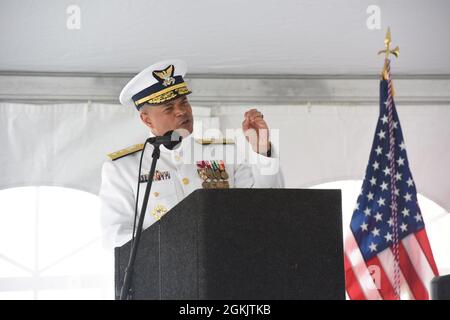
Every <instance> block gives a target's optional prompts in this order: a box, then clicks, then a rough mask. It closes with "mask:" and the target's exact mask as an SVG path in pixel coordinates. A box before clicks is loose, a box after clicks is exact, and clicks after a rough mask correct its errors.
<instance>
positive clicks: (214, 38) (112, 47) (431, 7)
mask: <svg viewBox="0 0 450 320" xmlns="http://www.w3.org/2000/svg"><path fill="white" fill-rule="evenodd" d="M71 5H76V7H77V8H78V9H79V18H80V20H79V22H80V24H79V26H80V29H69V28H68V27H67V24H68V21H69V24H70V22H71V21H72V20H70V19H71V17H73V12H75V11H73V10H71V9H70V6H71ZM373 5H376V6H378V8H379V9H380V29H375V30H370V29H368V28H367V24H366V22H367V20H368V18H369V17H370V16H371V15H372V11H371V10H370V8H369V7H370V6H373ZM368 8H369V13H367V9H368ZM67 9H69V11H67ZM68 12H69V13H68ZM448 12H450V2H448V1H447V0H435V1H433V2H432V4H430V3H429V2H427V1H421V0H414V1H406V0H402V1H380V0H364V1H361V0H347V1H345V2H344V3H343V2H340V1H334V0H321V1H314V0H286V1H282V2H280V1H274V0H269V1H237V0H226V1H224V0H213V1H210V0H197V1H183V0H173V1H170V5H168V4H167V3H165V2H161V1H147V0H133V1H121V0H112V1H111V0H97V1H74V2H68V1H52V0H41V1H33V0H24V1H14V0H2V1H1V3H0V29H1V30H3V31H2V32H1V33H0V47H1V48H2V50H1V51H0V70H9V71H43V72H101V73H116V72H137V71H140V70H141V69H143V68H144V67H146V66H148V65H150V64H151V63H152V62H154V61H157V60H161V59H166V58H172V57H177V58H180V59H184V60H186V61H187V63H188V65H189V71H190V72H191V73H193V74H270V75H285V74H291V75H295V74H297V75H298V74H329V75H335V74H341V75H355V74H376V73H378V72H379V67H380V64H381V60H380V58H379V57H378V56H377V55H376V53H377V52H378V50H380V49H383V39H384V35H385V32H386V28H387V27H388V26H390V27H391V29H392V37H393V44H394V45H397V44H398V45H399V46H400V52H401V53H400V54H401V58H400V59H399V60H398V62H396V64H395V72H396V74H407V75H415V74H450V60H449V59H448V57H449V56H450V41H448V36H447V35H446V32H447V30H450V21H449V19H448Z"/></svg>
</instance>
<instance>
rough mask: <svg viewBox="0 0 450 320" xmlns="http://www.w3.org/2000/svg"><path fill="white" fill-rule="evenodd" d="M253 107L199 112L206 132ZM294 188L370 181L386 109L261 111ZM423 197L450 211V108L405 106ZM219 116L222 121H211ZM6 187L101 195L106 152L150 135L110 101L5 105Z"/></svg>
mask: <svg viewBox="0 0 450 320" xmlns="http://www.w3.org/2000/svg"><path fill="white" fill-rule="evenodd" d="M249 108H250V107H248V106H242V107H240V106H221V107H213V108H212V109H211V108H206V107H194V114H195V117H196V119H197V120H202V123H203V127H204V128H205V129H207V128H209V127H218V126H219V119H220V128H221V129H222V131H225V130H226V129H228V128H240V124H241V122H242V117H243V114H244V112H245V111H246V110H248V109H249ZM258 108H259V109H260V110H262V111H263V112H264V114H265V119H266V120H267V121H268V123H269V125H270V127H271V129H279V137H280V141H275V144H276V145H277V146H278V150H279V152H280V157H281V166H282V168H283V170H284V172H285V178H286V185H287V187H290V188H295V187H297V188H298V187H310V186H312V185H316V184H319V183H324V182H329V181H336V180H345V179H362V178H363V176H364V170H365V168H366V165H367V161H368V157H369V151H370V147H371V143H372V139H373V134H374V130H375V125H376V121H377V115H378V106H375V105H374V106H345V105H303V106H261V107H258ZM397 109H398V113H399V117H400V122H401V125H402V129H403V134H404V138H405V143H406V147H407V152H408V157H409V162H410V166H411V170H412V174H413V177H414V179H415V182H416V185H417V189H418V192H420V193H421V194H423V195H425V196H426V197H428V198H429V199H431V200H433V201H434V202H436V203H437V204H439V205H440V206H441V207H443V208H445V209H446V210H447V211H450V170H448V167H449V163H450V126H449V125H448V123H450V106H446V105H433V106H412V105H409V106H397ZM211 115H213V116H214V117H212V118H211V117H210V116H211ZM0 125H1V127H2V130H1V136H0V143H1V146H2V149H1V150H2V152H1V155H0V164H1V176H2V178H1V179H0V189H5V188H10V187H15V186H26V185H60V186H65V187H72V188H76V189H80V190H84V191H88V192H92V193H94V194H97V192H98V188H99V185H100V168H101V164H102V163H103V161H104V160H105V159H106V154H107V153H110V152H113V151H116V150H118V149H121V148H124V147H127V146H129V145H132V144H135V143H141V142H143V141H144V140H145V138H146V136H147V129H146V127H145V126H143V125H142V124H141V123H140V120H139V118H138V113H137V112H136V111H135V110H130V109H126V108H124V107H122V106H120V105H110V104H95V103H94V104H89V103H86V104H59V105H25V104H8V103H0Z"/></svg>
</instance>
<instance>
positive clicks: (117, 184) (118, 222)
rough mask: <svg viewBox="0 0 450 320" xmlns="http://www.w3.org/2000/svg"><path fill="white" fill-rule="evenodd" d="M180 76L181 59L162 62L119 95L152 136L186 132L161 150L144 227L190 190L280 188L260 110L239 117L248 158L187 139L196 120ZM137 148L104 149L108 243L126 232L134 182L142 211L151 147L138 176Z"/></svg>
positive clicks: (226, 144)
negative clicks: (175, 143) (171, 146)
mask: <svg viewBox="0 0 450 320" xmlns="http://www.w3.org/2000/svg"><path fill="white" fill-rule="evenodd" d="M185 73H186V65H185V63H184V62H183V61H180V60H167V61H162V62H159V63H156V64H154V65H152V66H150V67H148V68H146V69H145V70H143V71H142V72H140V73H139V74H138V75H136V76H135V77H134V78H133V79H132V80H131V81H130V82H129V83H128V84H127V85H126V86H125V87H124V89H123V90H122V92H121V94H120V102H121V103H122V104H123V105H125V106H129V107H135V108H136V109H137V110H138V111H139V113H140V118H141V120H142V122H143V123H144V124H145V125H146V126H148V128H149V129H150V132H151V135H154V136H162V135H164V134H165V133H166V132H168V131H170V130H177V132H180V134H181V135H182V136H184V138H183V140H182V142H181V144H179V145H178V146H177V147H176V148H174V149H173V150H169V149H167V148H166V147H164V146H161V147H160V150H161V155H160V159H159V160H158V163H157V166H156V172H155V176H154V178H153V184H152V188H151V193H150V197H149V201H148V206H147V212H146V215H145V219H144V229H145V228H148V227H149V226H150V225H152V224H153V223H154V222H156V221H157V220H159V219H160V218H161V217H162V216H163V215H164V214H165V213H167V211H169V210H170V209H171V208H172V207H174V206H175V205H176V204H177V203H178V202H180V201H181V200H183V199H184V198H185V197H186V196H188V195H189V194H190V193H191V192H193V191H194V190H196V189H201V188H222V189H225V188H282V187H283V186H284V181H283V177H282V173H281V170H280V169H279V159H278V157H277V154H276V151H275V150H274V148H273V146H272V145H271V143H270V139H269V128H268V126H267V123H266V122H265V120H264V117H263V115H262V113H261V112H259V111H258V110H256V109H251V110H249V111H247V112H245V114H244V121H243V122H242V130H243V132H244V133H245V135H246V137H247V140H248V141H249V142H250V143H249V144H247V147H248V146H251V147H249V148H248V149H249V151H248V157H246V158H247V160H246V161H238V160H237V154H238V153H239V150H237V147H236V144H235V141H233V140H231V141H230V140H229V139H220V140H213V139H202V140H195V139H194V138H193V135H192V132H193V123H194V119H193V116H192V109H191V106H190V104H189V101H188V99H187V95H188V94H189V93H191V91H190V90H189V89H188V87H187V85H186V83H185V82H184V79H183V77H184V75H185ZM249 137H250V138H249ZM143 147H144V145H143V144H138V145H134V146H131V147H128V148H126V149H123V150H120V151H117V152H114V153H112V154H109V158H110V160H108V161H106V162H105V163H104V165H103V169H102V185H101V189H100V198H101V203H102V209H101V210H102V225H103V227H104V230H105V231H106V237H105V245H106V246H107V247H112V246H121V245H122V244H124V243H126V242H127V241H129V240H130V239H131V237H132V232H133V225H134V215H135V201H136V195H137V194H138V184H139V203H138V207H137V212H138V213H140V208H141V206H142V200H143V198H144V192H145V187H146V183H147V181H148V179H149V177H148V173H149V171H150V165H151V162H152V157H151V155H152V151H153V146H152V145H150V144H147V145H146V147H145V151H144V155H143V159H142V172H141V175H140V176H139V173H138V171H139V163H140V159H141V154H142V150H143ZM138 181H139V182H138Z"/></svg>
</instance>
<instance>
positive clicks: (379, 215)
mask: <svg viewBox="0 0 450 320" xmlns="http://www.w3.org/2000/svg"><path fill="white" fill-rule="evenodd" d="M382 216H383V214H382V213H379V212H377V214H376V215H375V216H374V218H375V220H377V221H381V220H383V219H381V217H382Z"/></svg>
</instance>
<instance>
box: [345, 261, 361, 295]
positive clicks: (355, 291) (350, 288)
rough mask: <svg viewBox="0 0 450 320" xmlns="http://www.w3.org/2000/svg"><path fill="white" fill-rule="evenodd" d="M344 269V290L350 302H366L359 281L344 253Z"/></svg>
mask: <svg viewBox="0 0 450 320" xmlns="http://www.w3.org/2000/svg"><path fill="white" fill-rule="evenodd" d="M344 268H345V288H346V289H347V294H348V296H349V297H350V299H352V300H366V296H365V295H364V292H363V291H362V289H361V286H360V285H359V281H358V279H357V278H356V276H355V273H354V272H353V268H352V263H351V262H350V260H349V259H348V257H347V254H345V253H344Z"/></svg>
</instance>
